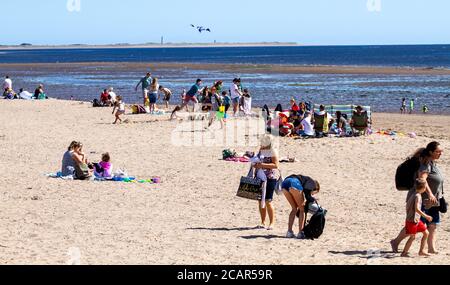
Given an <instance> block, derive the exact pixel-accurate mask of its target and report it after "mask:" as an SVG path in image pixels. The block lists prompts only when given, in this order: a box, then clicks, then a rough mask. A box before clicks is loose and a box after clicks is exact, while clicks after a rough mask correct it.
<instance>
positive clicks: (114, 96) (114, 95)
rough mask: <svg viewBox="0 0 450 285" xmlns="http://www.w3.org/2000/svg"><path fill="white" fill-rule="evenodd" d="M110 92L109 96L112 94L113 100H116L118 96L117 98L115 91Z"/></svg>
mask: <svg viewBox="0 0 450 285" xmlns="http://www.w3.org/2000/svg"><path fill="white" fill-rule="evenodd" d="M108 94H109V96H111V100H112V101H116V98H117V95H116V93H114V92H113V91H110V92H109V93H108Z"/></svg>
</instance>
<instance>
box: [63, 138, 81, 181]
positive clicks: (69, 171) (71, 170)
mask: <svg viewBox="0 0 450 285" xmlns="http://www.w3.org/2000/svg"><path fill="white" fill-rule="evenodd" d="M77 144H78V142H76V141H73V142H72V143H71V144H70V145H69V148H68V149H67V151H66V152H65V153H64V155H63V159H62V166H61V173H62V176H64V177H66V176H71V175H72V176H73V175H75V160H74V159H73V148H74V147H75V145H77Z"/></svg>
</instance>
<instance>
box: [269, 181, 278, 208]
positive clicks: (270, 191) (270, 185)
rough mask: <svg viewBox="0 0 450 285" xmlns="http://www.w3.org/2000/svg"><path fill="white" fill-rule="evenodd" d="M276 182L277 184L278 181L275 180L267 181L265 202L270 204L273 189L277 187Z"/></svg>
mask: <svg viewBox="0 0 450 285" xmlns="http://www.w3.org/2000/svg"><path fill="white" fill-rule="evenodd" d="M277 182H278V180H276V179H267V186H266V201H268V202H272V200H273V193H274V192H275V187H276V186H277Z"/></svg>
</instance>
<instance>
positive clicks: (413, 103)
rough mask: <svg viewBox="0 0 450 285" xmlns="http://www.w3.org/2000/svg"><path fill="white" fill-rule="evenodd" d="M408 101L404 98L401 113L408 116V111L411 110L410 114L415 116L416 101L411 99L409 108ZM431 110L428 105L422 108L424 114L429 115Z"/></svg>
mask: <svg viewBox="0 0 450 285" xmlns="http://www.w3.org/2000/svg"><path fill="white" fill-rule="evenodd" d="M406 101H407V99H406V98H405V97H403V98H402V106H401V107H400V113H401V114H402V115H403V114H406V113H408V109H409V114H413V113H414V108H415V104H416V99H414V98H411V99H409V108H408V107H407V106H406ZM428 111H429V108H428V106H427V104H424V105H423V106H422V113H424V114H426V113H428Z"/></svg>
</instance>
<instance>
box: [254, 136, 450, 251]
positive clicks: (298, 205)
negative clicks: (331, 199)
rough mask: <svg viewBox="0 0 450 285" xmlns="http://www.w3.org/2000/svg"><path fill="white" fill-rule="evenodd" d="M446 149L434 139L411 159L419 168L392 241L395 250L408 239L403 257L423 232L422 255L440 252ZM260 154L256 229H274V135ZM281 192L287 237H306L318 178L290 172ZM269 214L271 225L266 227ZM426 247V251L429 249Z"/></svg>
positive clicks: (276, 164)
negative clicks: (260, 190)
mask: <svg viewBox="0 0 450 285" xmlns="http://www.w3.org/2000/svg"><path fill="white" fill-rule="evenodd" d="M442 153H443V149H442V147H441V145H440V144H439V143H438V142H435V141H434V142H431V143H429V144H428V145H427V146H426V147H425V148H421V149H419V150H417V151H416V152H415V153H414V154H413V155H412V158H416V159H417V161H418V162H419V163H418V166H417V169H414V170H415V172H414V180H415V183H414V186H413V187H412V188H411V189H409V191H408V193H407V197H406V203H405V206H406V207H405V209H406V211H405V212H406V219H405V223H404V227H403V228H402V230H401V232H400V233H399V235H398V236H397V237H396V238H395V239H393V240H391V242H390V243H391V247H392V251H393V252H395V253H397V252H398V251H399V246H400V243H401V242H402V241H403V240H405V239H407V242H406V244H405V246H404V249H403V251H402V254H401V256H402V257H410V255H409V251H410V248H411V246H412V244H413V242H414V240H415V238H416V235H417V234H418V233H422V239H421V244H420V249H419V255H420V256H429V255H430V254H438V250H437V247H436V240H437V233H438V228H439V225H440V224H441V215H442V214H443V213H446V212H447V206H448V205H447V202H446V200H445V198H444V195H443V194H444V189H443V183H444V176H443V174H442V172H441V170H440V168H439V166H438V164H437V162H438V161H439V159H440V158H441V155H442ZM257 156H261V157H263V159H262V160H261V161H260V162H258V163H255V164H252V167H254V168H255V169H256V170H257V171H258V170H260V172H259V173H257V174H255V175H256V177H258V178H260V179H261V180H262V181H264V183H263V187H265V189H264V191H265V195H263V196H262V198H261V199H260V201H259V212H260V217H261V223H260V225H259V226H258V227H257V228H260V229H267V230H273V228H274V225H275V208H274V205H273V196H274V193H275V191H276V187H277V183H279V179H280V171H279V169H280V165H279V157H278V152H277V150H276V149H275V148H274V147H273V138H272V136H271V135H264V136H263V138H262V139H261V141H260V149H259V151H258V153H257ZM281 188H282V191H283V194H284V196H285V197H286V200H287V201H288V203H289V205H290V206H291V212H290V214H289V218H288V231H287V233H286V238H298V239H304V238H305V233H304V229H305V223H306V213H308V211H310V207H308V205H309V204H308V201H310V200H311V199H313V200H315V198H312V197H314V196H315V195H317V194H318V193H319V192H320V184H319V182H318V181H317V180H315V179H312V178H311V177H307V176H303V175H291V176H289V177H287V178H286V179H284V180H283V181H282V187H281ZM267 217H268V218H269V225H268V226H267ZM296 217H298V220H299V221H298V222H299V223H298V233H297V234H296V233H295V232H294V230H293V225H294V222H295V219H296ZM426 248H427V250H426Z"/></svg>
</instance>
